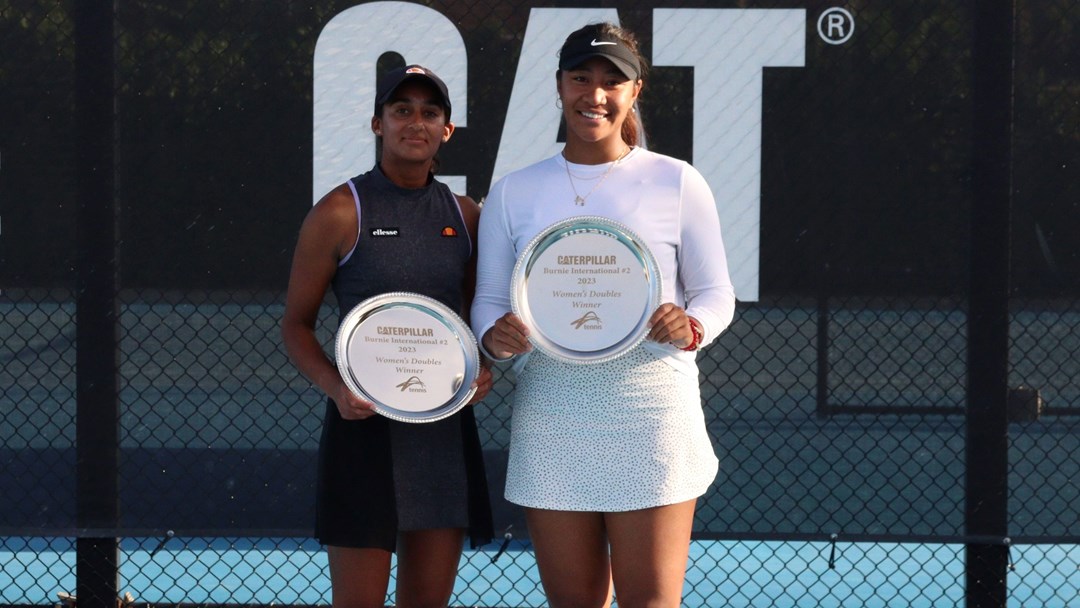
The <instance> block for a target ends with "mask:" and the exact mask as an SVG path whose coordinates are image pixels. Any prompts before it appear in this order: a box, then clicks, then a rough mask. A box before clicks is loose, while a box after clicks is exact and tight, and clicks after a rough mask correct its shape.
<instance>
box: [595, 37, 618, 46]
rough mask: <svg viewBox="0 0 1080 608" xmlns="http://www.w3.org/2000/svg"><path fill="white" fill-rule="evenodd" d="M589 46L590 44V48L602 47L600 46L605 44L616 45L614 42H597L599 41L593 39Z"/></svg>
mask: <svg viewBox="0 0 1080 608" xmlns="http://www.w3.org/2000/svg"><path fill="white" fill-rule="evenodd" d="M589 44H591V45H592V46H602V45H605V44H611V45H615V44H616V43H614V42H599V41H597V40H596V38H593V40H592V42H590V43H589Z"/></svg>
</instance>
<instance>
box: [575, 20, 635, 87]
mask: <svg viewBox="0 0 1080 608" xmlns="http://www.w3.org/2000/svg"><path fill="white" fill-rule="evenodd" d="M593 57H603V58H604V59H607V60H608V61H610V62H611V63H613V64H615V67H616V68H618V69H619V71H620V72H622V73H623V75H624V76H626V77H627V78H629V79H630V80H637V79H639V78H640V77H641V64H639V63H638V59H637V56H636V55H635V54H634V53H633V52H632V51H631V50H630V49H628V48H626V45H624V44H623V42H622V41H621V40H619V39H618V38H616V37H615V36H612V35H610V34H604V33H602V32H601V30H600V26H599V24H595V25H587V26H585V27H583V28H581V29H580V30H578V31H576V32H574V33H573V34H570V36H569V37H568V38H567V39H566V42H564V43H563V46H562V49H560V50H559V69H560V70H570V69H573V68H576V67H577V66H579V65H581V64H582V63H584V62H585V61H586V60H588V59H592V58H593Z"/></svg>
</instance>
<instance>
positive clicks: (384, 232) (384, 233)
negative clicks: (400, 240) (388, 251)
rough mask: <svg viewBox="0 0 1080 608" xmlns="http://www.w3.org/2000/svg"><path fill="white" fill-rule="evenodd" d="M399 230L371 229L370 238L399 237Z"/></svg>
mask: <svg viewBox="0 0 1080 608" xmlns="http://www.w3.org/2000/svg"><path fill="white" fill-rule="evenodd" d="M400 235H401V230H399V229H398V228H372V229H371V236H400Z"/></svg>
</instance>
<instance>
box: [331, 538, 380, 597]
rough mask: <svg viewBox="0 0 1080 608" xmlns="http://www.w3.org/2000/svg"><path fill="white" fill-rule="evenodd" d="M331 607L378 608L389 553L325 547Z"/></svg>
mask: <svg viewBox="0 0 1080 608" xmlns="http://www.w3.org/2000/svg"><path fill="white" fill-rule="evenodd" d="M326 554H327V556H328V557H329V560H330V587H331V590H332V591H331V593H332V596H333V600H332V601H333V606H334V608H382V607H383V606H385V605H386V587H387V585H389V583H390V552H389V551H384V550H382V549H353V548H351V547H327V548H326Z"/></svg>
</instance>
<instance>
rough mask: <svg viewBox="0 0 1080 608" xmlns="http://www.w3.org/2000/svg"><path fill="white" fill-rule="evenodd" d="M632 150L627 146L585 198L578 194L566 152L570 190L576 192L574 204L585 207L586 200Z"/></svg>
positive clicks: (564, 153) (564, 158) (564, 154)
mask: <svg viewBox="0 0 1080 608" xmlns="http://www.w3.org/2000/svg"><path fill="white" fill-rule="evenodd" d="M630 150H631V148H630V146H627V147H626V149H625V150H623V153H622V154H620V155H619V158H616V159H615V161H614V162H612V163H611V166H610V167H608V168H607V171H604V174H603V175H601V176H600V181H598V182H596V185H595V186H593V187H592V188H590V189H589V191H588V192H586V193H585V196H581V195H580V194H578V191H577V186H575V185H574V176H573V175H570V161H568V160H566V152H565V151H564V152H563V162H564V163H565V165H566V178H567V179H569V180H570V189H571V190H573V191H574V204H575V205H577V206H578V207H584V206H585V200H586V199H588V198H589V197H590V196H592V193H593V192H596V189H597V188H599V187H600V184H602V183H604V180H605V179H607V176H608V175H611V172H612V170H614V169H615V166H616V165H618V164H619V163H620V162H622V159H624V158H626V155H627V154H629V153H630Z"/></svg>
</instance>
